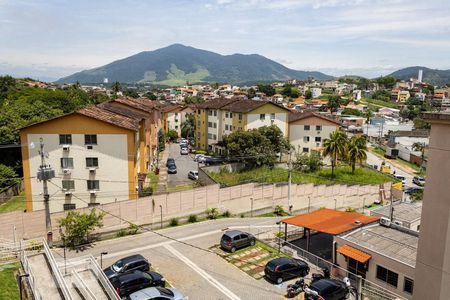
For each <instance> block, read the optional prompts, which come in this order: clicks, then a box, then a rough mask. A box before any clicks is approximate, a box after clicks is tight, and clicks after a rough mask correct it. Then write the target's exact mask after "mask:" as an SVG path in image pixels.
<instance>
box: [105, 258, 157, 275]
mask: <svg viewBox="0 0 450 300" xmlns="http://www.w3.org/2000/svg"><path fill="white" fill-rule="evenodd" d="M134 270H140V271H148V270H150V263H149V262H148V260H147V259H145V257H143V256H142V255H140V254H136V255H131V256H127V257H124V258H122V259H121V260H118V261H116V262H115V263H114V264H112V265H111V266H110V267H108V268H106V269H104V270H103V272H105V274H106V277H108V279H111V278H113V277H116V276H118V275H121V274H124V273H127V272H131V271H134Z"/></svg>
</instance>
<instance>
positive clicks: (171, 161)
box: [166, 157, 175, 167]
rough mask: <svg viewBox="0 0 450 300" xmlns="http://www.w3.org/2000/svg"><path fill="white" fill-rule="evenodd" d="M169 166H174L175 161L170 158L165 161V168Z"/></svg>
mask: <svg viewBox="0 0 450 300" xmlns="http://www.w3.org/2000/svg"><path fill="white" fill-rule="evenodd" d="M170 164H175V159H174V158H172V157H169V158H168V159H167V161H166V167H168V166H169V165H170Z"/></svg>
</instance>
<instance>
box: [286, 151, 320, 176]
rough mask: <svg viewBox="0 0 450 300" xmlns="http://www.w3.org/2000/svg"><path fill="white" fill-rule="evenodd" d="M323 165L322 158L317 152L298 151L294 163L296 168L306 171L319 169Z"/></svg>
mask: <svg viewBox="0 0 450 300" xmlns="http://www.w3.org/2000/svg"><path fill="white" fill-rule="evenodd" d="M322 165H323V164H322V158H321V157H320V155H319V154H318V153H317V152H311V153H310V154H308V153H298V154H297V155H296V159H295V161H294V163H293V167H294V169H296V170H300V171H306V172H315V171H318V170H320V169H321V168H322Z"/></svg>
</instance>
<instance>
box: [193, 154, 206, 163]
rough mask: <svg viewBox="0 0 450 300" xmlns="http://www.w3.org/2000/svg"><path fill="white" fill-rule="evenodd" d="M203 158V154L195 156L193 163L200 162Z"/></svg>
mask: <svg viewBox="0 0 450 300" xmlns="http://www.w3.org/2000/svg"><path fill="white" fill-rule="evenodd" d="M204 157H205V155H204V154H195V156H194V161H198V162H201V161H202V159H203V158H204Z"/></svg>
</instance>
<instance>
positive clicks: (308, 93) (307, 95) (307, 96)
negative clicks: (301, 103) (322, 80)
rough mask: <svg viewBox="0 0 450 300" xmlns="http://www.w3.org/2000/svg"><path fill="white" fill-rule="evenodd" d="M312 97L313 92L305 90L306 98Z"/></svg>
mask: <svg viewBox="0 0 450 300" xmlns="http://www.w3.org/2000/svg"><path fill="white" fill-rule="evenodd" d="M311 98H312V92H311V91H310V90H307V91H306V92H305V99H307V100H308V99H311Z"/></svg>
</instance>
